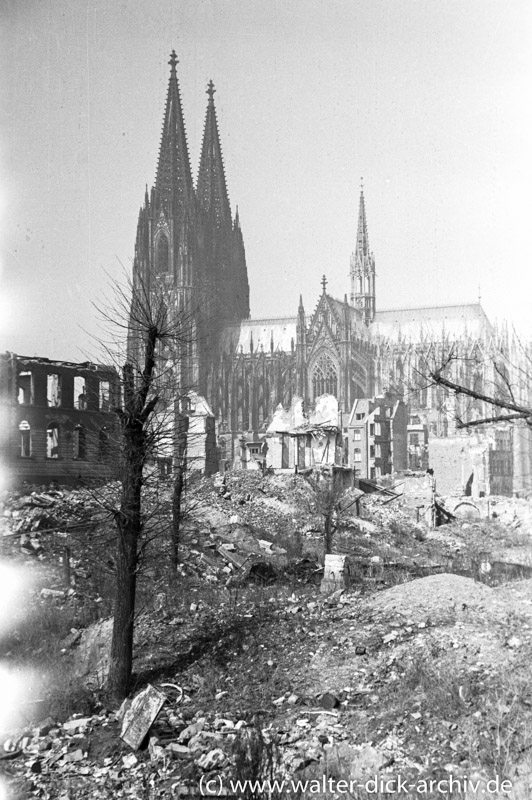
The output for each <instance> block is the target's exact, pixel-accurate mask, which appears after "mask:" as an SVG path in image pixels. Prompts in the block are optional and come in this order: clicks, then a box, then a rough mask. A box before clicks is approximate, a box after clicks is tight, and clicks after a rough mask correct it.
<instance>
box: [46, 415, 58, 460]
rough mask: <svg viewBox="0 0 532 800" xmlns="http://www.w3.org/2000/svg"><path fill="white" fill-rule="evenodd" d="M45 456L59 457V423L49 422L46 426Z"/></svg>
mask: <svg viewBox="0 0 532 800" xmlns="http://www.w3.org/2000/svg"><path fill="white" fill-rule="evenodd" d="M46 458H59V425H58V424H57V422H50V424H49V425H48V427H47V428H46Z"/></svg>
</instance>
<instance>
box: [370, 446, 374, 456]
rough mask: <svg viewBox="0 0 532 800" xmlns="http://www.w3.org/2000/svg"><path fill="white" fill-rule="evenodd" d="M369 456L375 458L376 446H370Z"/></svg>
mask: <svg viewBox="0 0 532 800" xmlns="http://www.w3.org/2000/svg"><path fill="white" fill-rule="evenodd" d="M369 457H370V458H375V448H374V446H373V445H371V447H370V448H369Z"/></svg>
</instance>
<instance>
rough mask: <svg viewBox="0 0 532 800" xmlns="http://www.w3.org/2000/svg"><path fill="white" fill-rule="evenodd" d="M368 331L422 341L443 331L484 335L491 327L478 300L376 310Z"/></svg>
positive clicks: (457, 334) (450, 334)
mask: <svg viewBox="0 0 532 800" xmlns="http://www.w3.org/2000/svg"><path fill="white" fill-rule="evenodd" d="M371 331H372V333H376V334H379V335H380V336H386V337H388V338H390V339H392V340H396V339H399V338H403V339H412V340H413V341H421V340H422V339H423V338H426V337H429V338H436V339H439V338H441V337H442V335H445V336H450V337H452V338H455V337H460V336H464V335H466V334H468V335H470V336H477V337H478V338H484V337H486V336H488V335H491V333H492V331H493V327H492V325H491V322H490V321H489V319H488V317H487V316H486V314H485V312H484V309H483V308H482V306H481V305H480V304H479V303H464V304H461V305H448V306H421V307H415V308H391V309H383V310H381V311H377V312H376V314H375V321H374V323H373V324H372V326H371Z"/></svg>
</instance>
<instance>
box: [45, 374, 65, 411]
mask: <svg viewBox="0 0 532 800" xmlns="http://www.w3.org/2000/svg"><path fill="white" fill-rule="evenodd" d="M46 403H47V405H48V407H49V408H59V406H60V405H61V377H60V375H56V374H52V375H47V376H46Z"/></svg>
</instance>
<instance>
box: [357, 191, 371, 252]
mask: <svg viewBox="0 0 532 800" xmlns="http://www.w3.org/2000/svg"><path fill="white" fill-rule="evenodd" d="M360 180H361V181H362V178H361V179H360ZM355 252H356V254H357V255H359V256H361V257H362V258H364V257H365V256H367V255H368V254H369V239H368V226H367V222H366V203H365V200H364V184H363V183H362V182H361V184H360V203H359V207H358V230H357V244H356V251H355Z"/></svg>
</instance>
